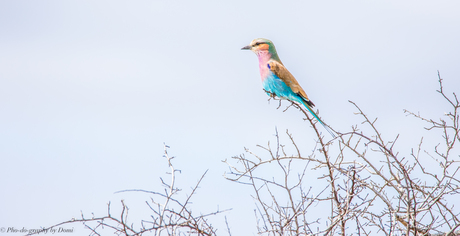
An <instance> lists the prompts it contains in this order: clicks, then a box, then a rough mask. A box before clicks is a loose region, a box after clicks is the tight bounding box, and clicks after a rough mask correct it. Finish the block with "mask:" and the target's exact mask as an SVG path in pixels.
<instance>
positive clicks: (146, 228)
mask: <svg viewBox="0 0 460 236" xmlns="http://www.w3.org/2000/svg"><path fill="white" fill-rule="evenodd" d="M168 148H169V147H168V146H167V145H164V155H163V156H164V157H165V158H166V161H167V162H168V165H169V167H170V172H169V173H167V174H169V175H170V176H171V179H170V181H169V182H166V181H164V180H163V179H162V178H160V179H161V182H162V183H163V185H164V186H165V189H164V190H165V192H164V193H160V192H155V191H148V190H142V189H128V190H122V191H118V192H117V193H122V192H141V193H148V194H149V195H150V196H151V197H150V202H149V201H146V204H147V206H148V208H149V209H150V210H151V211H152V215H151V220H142V221H141V222H140V223H139V224H137V226H136V227H135V226H134V224H133V223H131V222H130V221H129V215H128V210H129V208H128V206H127V205H126V204H125V202H124V201H123V200H122V201H121V206H122V209H121V213H120V216H118V217H116V216H114V215H113V214H112V209H111V203H110V202H109V204H108V206H107V215H106V216H102V217H92V218H87V217H85V216H84V215H83V213H82V214H81V217H80V218H79V219H75V218H73V219H71V220H69V221H65V222H61V223H59V224H56V225H53V226H51V227H48V228H43V229H42V231H41V232H47V231H49V230H50V229H52V228H55V227H58V226H61V225H66V224H74V223H83V225H84V226H85V227H86V228H87V229H89V230H90V232H91V234H90V235H106V234H107V231H109V232H110V231H111V232H113V233H114V234H117V235H143V234H145V233H149V235H150V234H152V233H153V234H155V235H184V234H186V235H216V229H215V228H214V227H213V226H212V225H211V224H210V223H208V218H209V217H210V216H214V215H217V214H220V213H223V212H225V211H228V210H217V211H214V212H211V213H208V214H201V215H196V214H192V211H191V209H190V208H189V207H188V204H189V203H190V200H191V198H192V197H193V196H194V195H195V193H196V191H197V189H198V186H199V185H200V184H201V181H202V180H203V178H204V176H205V175H206V173H207V171H206V172H205V173H204V174H203V175H202V176H201V178H200V179H199V180H198V182H197V184H196V185H195V186H194V187H193V188H192V191H191V193H189V195H188V196H187V197H186V200H185V201H180V200H179V198H178V196H177V195H179V192H180V191H181V190H180V189H179V188H177V187H176V184H175V183H176V177H177V176H176V173H177V172H180V171H179V170H177V169H175V168H174V165H173V163H172V160H173V158H174V157H171V156H170V155H169V154H168ZM175 209H180V210H175ZM37 233H40V231H39V232H36V233H32V234H30V235H33V234H37Z"/></svg>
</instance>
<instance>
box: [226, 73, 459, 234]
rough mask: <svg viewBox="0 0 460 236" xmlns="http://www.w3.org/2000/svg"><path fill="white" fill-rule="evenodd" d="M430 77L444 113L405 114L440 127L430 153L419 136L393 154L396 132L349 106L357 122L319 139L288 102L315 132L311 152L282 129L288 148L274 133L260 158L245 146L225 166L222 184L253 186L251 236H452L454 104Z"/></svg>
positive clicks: (454, 230) (454, 207) (456, 104)
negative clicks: (446, 107) (385, 132)
mask: <svg viewBox="0 0 460 236" xmlns="http://www.w3.org/2000/svg"><path fill="white" fill-rule="evenodd" d="M438 77H439V85H440V90H439V91H438V92H439V94H440V95H441V96H443V98H444V99H445V100H446V101H447V102H448V103H449V104H450V106H451V109H452V110H451V112H449V113H447V114H446V115H445V117H443V118H441V119H439V121H435V120H433V119H428V118H424V117H422V116H421V115H419V114H415V113H413V112H409V111H405V113H407V114H408V115H409V116H413V117H415V118H417V119H421V120H422V121H425V122H426V123H427V124H428V127H427V128H426V129H427V130H430V131H433V130H436V129H440V130H442V136H441V137H440V139H439V140H442V142H441V143H439V144H435V145H433V146H434V150H433V151H429V150H426V149H425V148H424V147H425V146H426V145H425V144H424V143H423V138H422V139H420V143H419V145H418V147H417V148H416V149H411V152H410V155H407V156H404V155H402V154H399V152H398V151H396V150H395V143H396V141H397V139H398V137H399V135H398V136H396V137H395V138H394V139H393V140H386V139H384V138H383V136H382V133H381V132H380V131H379V130H378V128H377V126H376V121H377V119H371V118H369V117H368V116H367V115H366V114H365V113H364V112H363V111H362V110H361V109H360V108H359V107H358V105H356V104H355V103H353V102H351V101H350V103H351V104H353V105H354V106H355V108H356V109H357V110H358V112H357V113H356V114H357V115H358V116H360V117H361V119H363V122H362V123H361V125H359V126H358V125H356V126H353V127H352V128H351V131H349V132H345V133H339V135H338V137H337V138H336V139H334V140H332V141H330V142H326V139H325V138H324V137H323V136H321V134H320V132H319V131H318V129H317V128H316V121H314V120H313V119H312V118H310V117H309V116H308V114H307V113H306V112H305V111H304V110H303V109H302V107H301V106H299V105H298V104H296V103H292V104H291V105H290V106H294V107H296V108H297V109H299V110H301V111H302V112H303V113H304V114H305V116H306V120H308V121H309V122H310V124H311V126H312V127H313V129H314V130H315V131H316V135H317V143H316V147H315V149H314V150H312V151H311V152H310V153H307V154H306V155H305V154H302V153H301V151H300V150H299V146H298V144H297V143H296V142H295V141H294V138H293V136H292V135H291V134H290V133H289V132H286V136H287V137H288V140H289V145H287V146H286V145H282V144H281V143H280V135H279V134H278V132H276V143H275V145H271V144H270V143H268V145H267V146H259V147H260V148H261V149H262V152H263V154H258V153H256V152H254V151H252V150H249V149H246V153H247V154H248V155H245V154H242V155H240V156H236V157H233V159H234V160H236V164H234V163H233V162H230V161H225V162H226V163H227V164H228V165H229V167H230V172H229V173H227V175H226V178H227V179H229V180H232V181H235V182H238V183H241V184H247V185H250V186H252V188H253V197H254V198H255V200H256V202H257V211H256V217H257V218H258V225H257V227H258V231H259V234H263V235H335V234H339V235H352V234H357V235H375V234H381V235H460V231H458V229H459V226H460V218H459V214H460V212H459V208H458V204H460V181H459V178H458V176H459V174H458V172H459V169H460V164H459V162H460V158H459V155H458V150H455V144H456V142H458V141H460V133H459V132H460V128H459V113H458V112H459V107H460V105H459V101H458V99H457V96H456V94H455V93H453V98H449V97H448V96H447V95H446V93H445V92H444V91H443V85H442V79H441V77H440V76H439V73H438ZM290 106H289V107H290ZM289 107H288V108H289ZM361 127H362V128H365V129H366V130H371V131H370V132H369V133H365V132H364V131H362V130H361V129H360V128H361ZM287 149H292V150H294V151H293V154H288V152H287V151H286V150H287ZM455 151H457V152H455ZM454 153H456V154H454ZM313 176H315V177H316V178H313ZM307 178H308V180H307ZM315 179H317V180H315ZM321 181H327V182H326V183H324V182H321ZM318 182H319V184H318ZM321 183H322V185H321ZM308 186H311V187H308ZM455 203H457V205H456V204H455ZM310 212H312V213H313V214H312V213H310ZM309 213H310V214H309Z"/></svg>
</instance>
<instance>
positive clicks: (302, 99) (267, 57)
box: [241, 38, 335, 137]
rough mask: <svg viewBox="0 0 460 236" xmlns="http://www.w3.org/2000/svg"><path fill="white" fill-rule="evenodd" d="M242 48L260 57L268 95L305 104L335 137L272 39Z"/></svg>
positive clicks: (260, 68)
mask: <svg viewBox="0 0 460 236" xmlns="http://www.w3.org/2000/svg"><path fill="white" fill-rule="evenodd" d="M241 49H242V50H251V51H253V52H254V53H255V54H256V55H257V57H258V58H259V70H260V76H261V77H262V85H263V87H264V90H265V91H266V92H267V94H268V95H271V94H273V95H276V96H277V97H279V98H281V99H287V100H289V101H292V102H298V103H301V104H303V105H304V106H305V107H306V108H307V110H308V111H309V112H310V113H311V114H312V115H313V116H314V117H315V118H316V119H317V120H318V121H319V123H321V124H322V125H323V126H324V128H325V129H326V130H327V131H328V132H329V133H330V134H331V135H332V136H333V137H335V135H334V133H333V132H332V131H331V130H330V129H329V127H327V126H326V125H325V124H324V122H323V121H322V120H321V119H320V118H319V117H318V116H317V115H316V113H315V112H313V110H312V107H314V106H315V104H314V103H313V102H312V101H311V100H310V99H309V98H308V96H307V94H306V93H305V91H304V90H303V89H302V87H300V85H299V82H297V80H296V79H295V78H294V76H293V75H292V74H291V73H290V72H289V71H288V70H287V69H286V67H284V65H283V63H282V62H281V60H280V58H279V57H278V54H277V53H276V49H275V45H274V44H273V42H272V41H270V40H268V39H263V38H258V39H254V40H252V42H251V43H250V44H249V45H248V46H245V47H243V48H241Z"/></svg>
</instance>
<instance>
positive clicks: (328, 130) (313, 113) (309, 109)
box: [302, 101, 336, 138]
mask: <svg viewBox="0 0 460 236" xmlns="http://www.w3.org/2000/svg"><path fill="white" fill-rule="evenodd" d="M302 103H303V105H304V106H305V107H306V108H307V109H308V111H309V112H310V113H311V114H312V115H313V116H314V117H315V118H316V120H318V122H319V123H320V124H321V125H323V127H324V129H326V130H327V132H329V133H330V134H331V135H332V137H333V138H335V137H336V136H335V134H334V132H333V131H332V130H331V129H330V128H329V127H328V126H327V125H325V124H324V122H323V121H322V120H321V119H320V118H319V117H318V116H317V115H316V113H315V112H314V111H313V110H312V109H311V108H310V106H308V105H307V104H306V103H305V101H302Z"/></svg>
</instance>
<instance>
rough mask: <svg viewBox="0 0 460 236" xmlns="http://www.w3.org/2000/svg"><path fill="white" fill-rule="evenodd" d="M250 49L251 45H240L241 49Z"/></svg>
mask: <svg viewBox="0 0 460 236" xmlns="http://www.w3.org/2000/svg"><path fill="white" fill-rule="evenodd" d="M249 49H251V45H248V46H245V47H242V48H241V50H249Z"/></svg>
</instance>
